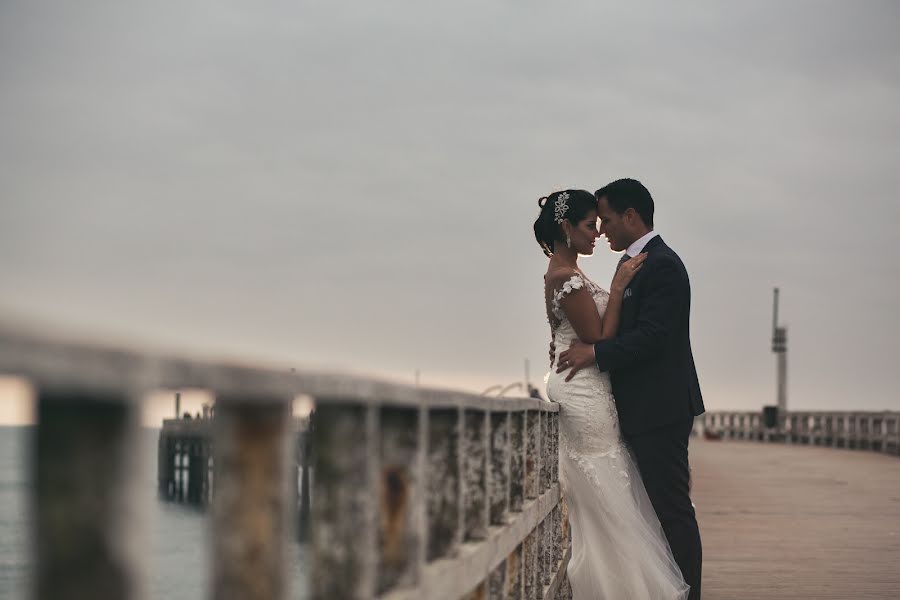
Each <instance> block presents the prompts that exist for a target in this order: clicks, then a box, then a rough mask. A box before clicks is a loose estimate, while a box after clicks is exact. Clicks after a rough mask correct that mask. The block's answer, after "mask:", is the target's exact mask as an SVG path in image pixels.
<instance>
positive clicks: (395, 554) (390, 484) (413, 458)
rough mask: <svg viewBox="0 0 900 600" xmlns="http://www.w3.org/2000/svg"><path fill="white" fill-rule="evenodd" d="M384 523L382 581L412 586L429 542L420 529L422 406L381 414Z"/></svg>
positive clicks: (382, 586) (380, 588) (380, 587)
mask: <svg viewBox="0 0 900 600" xmlns="http://www.w3.org/2000/svg"><path fill="white" fill-rule="evenodd" d="M380 425H381V427H380V429H381V431H380V435H381V440H380V447H381V448H380V450H381V452H380V460H379V465H378V467H377V477H378V479H379V488H380V489H379V497H380V498H379V511H378V512H379V515H378V516H379V522H378V542H377V545H378V552H377V554H378V561H379V563H378V567H377V571H378V584H377V588H376V590H377V592H378V593H379V594H380V593H383V592H385V591H387V590H389V589H392V588H394V587H398V586H404V585H412V584H414V583H415V582H416V581H417V579H418V576H419V546H420V544H422V543H424V540H423V539H422V532H421V530H420V529H418V528H417V516H418V515H417V514H416V507H417V505H418V502H419V498H418V496H419V495H420V494H421V493H422V490H423V488H424V485H422V482H421V481H420V477H421V475H422V473H421V471H420V469H419V468H418V464H419V458H420V456H419V453H420V452H424V448H421V447H420V446H419V426H420V423H419V410H418V409H417V408H393V407H391V408H383V409H381V417H380Z"/></svg>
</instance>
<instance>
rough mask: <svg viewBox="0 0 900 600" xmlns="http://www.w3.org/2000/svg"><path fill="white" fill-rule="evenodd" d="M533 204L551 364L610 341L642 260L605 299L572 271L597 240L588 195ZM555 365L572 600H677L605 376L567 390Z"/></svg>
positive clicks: (676, 582)
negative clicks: (573, 348) (571, 351)
mask: <svg viewBox="0 0 900 600" xmlns="http://www.w3.org/2000/svg"><path fill="white" fill-rule="evenodd" d="M538 205H539V206H540V207H541V213H540V216H538V218H537V221H535V223H534V234H535V237H536V238H537V241H538V243H539V244H540V245H541V247H542V248H543V250H544V253H545V254H546V255H547V256H548V257H549V258H550V261H549V265H548V267H547V274H546V275H545V276H544V294H545V301H546V307H547V317H548V319H549V321H550V329H551V334H552V340H553V342H552V344H553V348H555V352H556V356H558V355H559V352H561V351H563V350H565V349H566V348H568V347H569V345H570V344H571V343H572V341H574V340H575V339H576V338H580V339H581V341H582V342H585V343H589V344H593V343H594V342H597V341H599V340H601V339H607V338H611V337H614V336H615V334H616V330H617V329H618V326H619V314H620V311H621V307H622V299H623V294H624V290H625V288H626V286H627V285H628V283H629V282H630V281H631V279H632V278H633V277H634V274H635V273H636V272H637V271H638V270H639V269H640V268H641V263H643V261H644V259H645V258H646V255H645V254H641V255H638V256H636V257H634V258H632V259H629V260H627V261H625V262H622V263H621V266H620V268H619V269H618V270H617V272H616V275H615V277H614V278H613V281H612V284H611V285H610V291H609V292H607V291H605V290H603V289H602V288H601V287H600V286H598V285H597V284H595V283H594V282H593V281H591V280H590V279H589V278H588V277H587V276H586V275H585V274H584V273H583V272H582V271H581V270H580V268H579V266H578V256H579V255H591V254H593V253H594V243H595V240H596V239H597V238H598V237H599V236H600V234H599V232H598V230H597V199H596V198H595V197H594V195H593V194H591V193H590V192H587V191H584V190H565V191H561V192H554V193H553V194H550V196H548V197H544V198H541V199H540V200H539V201H538ZM553 362H554V363H555V359H554V360H553ZM555 366H556V365H555V364H551V369H550V374H549V375H548V378H547V393H548V395H549V397H550V399H551V400H553V401H554V402H557V403H559V405H560V409H559V423H560V483H561V485H562V489H563V494H564V496H565V501H566V504H567V505H568V508H569V521H570V523H571V527H572V553H571V558H570V559H569V566H568V576H569V582H570V584H571V587H572V592H573V596H574V598H575V600H586V599H589V598H590V599H593V598H602V599H605V600H624V599H628V600H683V599H684V598H686V597H687V594H688V585H687V584H686V583H685V581H684V578H683V577H682V575H681V571H680V570H679V568H678V565H677V564H676V563H675V560H674V559H673V558H672V552H671V550H670V549H669V544H668V542H667V541H666V538H665V535H664V534H663V531H662V527H661V526H660V524H659V519H658V518H657V516H656V513H655V512H654V510H653V506H652V505H651V504H650V500H649V498H648V497H647V492H646V491H645V489H644V484H643V482H642V481H641V476H640V473H639V472H638V469H637V466H636V464H635V461H634V459H633V458H632V456H631V454H630V452H629V450H628V448H627V447H626V446H625V443H624V442H623V439H622V434H621V432H620V431H619V420H618V415H617V414H616V406H615V402H614V401H613V395H612V386H611V384H610V380H609V375H608V374H607V373H601V372H600V370H599V369H598V368H597V366H596V365H593V366H592V367H591V368H585V369H582V370H581V371H578V372H577V373H576V374H575V376H574V377H572V378H571V380H570V381H566V380H565V379H564V377H565V373H563V374H557V373H556V369H555Z"/></svg>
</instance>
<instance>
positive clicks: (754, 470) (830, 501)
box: [691, 440, 900, 600]
mask: <svg viewBox="0 0 900 600" xmlns="http://www.w3.org/2000/svg"><path fill="white" fill-rule="evenodd" d="M691 466H692V469H693V498H694V502H695V504H696V505H697V516H698V520H699V522H700V530H701V535H702V537H703V555H704V560H703V598H704V600H732V599H739V600H754V599H765V600H778V599H782V598H784V599H788V598H790V599H792V600H794V599H796V600H803V599H810V600H831V599H834V600H838V599H840V600H846V599H851V598H852V599H854V600H865V599H875V598H878V599H884V598H900V458H898V457H896V456H887V455H882V454H878V453H874V452H866V451H852V450H838V449H831V448H818V447H806V446H785V445H781V444H762V443H754V442H735V441H725V442H711V441H702V440H692V441H691Z"/></svg>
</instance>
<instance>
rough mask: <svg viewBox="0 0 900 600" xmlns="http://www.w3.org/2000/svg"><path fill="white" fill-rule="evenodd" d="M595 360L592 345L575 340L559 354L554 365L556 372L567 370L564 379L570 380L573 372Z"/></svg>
mask: <svg viewBox="0 0 900 600" xmlns="http://www.w3.org/2000/svg"><path fill="white" fill-rule="evenodd" d="M595 360H596V357H595V356H594V345H593V344H585V343H584V342H582V341H580V340H575V341H574V342H572V345H571V346H569V349H568V350H566V351H564V352H562V353H561V354H560V355H559V364H558V365H557V367H556V372H557V373H562V372H563V371H566V370H568V371H569V374H568V375H566V381H571V379H572V378H573V377H575V373H577V372H578V371H580V370H582V369H583V368H585V367H587V366H590V365H592V364H594V361H595Z"/></svg>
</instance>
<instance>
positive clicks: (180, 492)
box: [157, 394, 311, 539]
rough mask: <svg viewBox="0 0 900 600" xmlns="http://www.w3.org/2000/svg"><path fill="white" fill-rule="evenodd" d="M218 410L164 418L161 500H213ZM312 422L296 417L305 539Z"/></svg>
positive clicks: (296, 469)
mask: <svg viewBox="0 0 900 600" xmlns="http://www.w3.org/2000/svg"><path fill="white" fill-rule="evenodd" d="M175 405H176V407H177V408H180V394H176V397H175ZM214 411H215V408H214V406H210V405H204V407H203V413H202V415H201V414H198V415H197V416H196V417H191V415H190V414H189V413H185V414H184V415H182V416H181V417H180V418H176V419H165V420H164V421H163V427H162V429H161V430H160V433H159V451H158V458H157V483H158V489H159V497H160V498H161V499H163V500H168V501H172V502H183V503H186V504H193V505H196V506H201V507H202V506H206V505H208V504H209V503H210V502H211V501H212V497H213V492H214V489H215V482H214V479H215V478H214V465H213V448H212V440H213V438H214V437H215V432H214V431H213V423H214V422H215V421H214V420H213V418H212V417H213V416H214ZM176 412H177V410H176ZM309 423H310V419H309V418H294V419H293V432H294V436H293V444H292V448H291V455H292V457H293V458H294V464H293V468H292V469H291V473H292V475H293V477H292V482H293V486H292V487H291V489H292V490H294V499H295V500H296V502H295V504H296V505H297V507H298V510H299V515H298V516H299V519H298V525H299V527H300V537H301V539H305V538H306V537H307V535H308V533H307V532H308V525H309V497H310V490H309V481H310V473H309V470H310V464H311V458H310V454H311V453H310V444H309V439H308V437H309V436H308V434H309Z"/></svg>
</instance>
